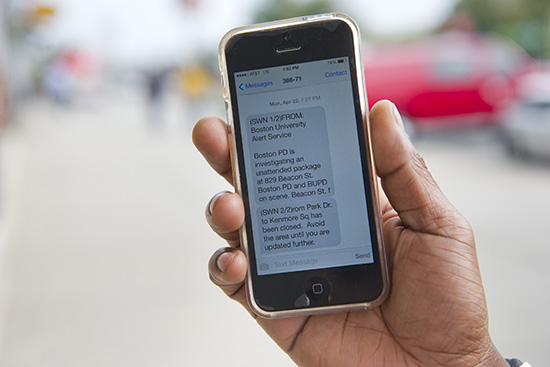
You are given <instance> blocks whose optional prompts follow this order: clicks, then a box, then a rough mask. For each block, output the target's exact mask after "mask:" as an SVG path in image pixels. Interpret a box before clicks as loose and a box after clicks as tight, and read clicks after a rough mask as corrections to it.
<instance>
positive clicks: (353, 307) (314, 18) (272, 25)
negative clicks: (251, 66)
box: [218, 13, 390, 318]
mask: <svg viewBox="0 0 550 367" xmlns="http://www.w3.org/2000/svg"><path fill="white" fill-rule="evenodd" d="M327 20H340V21H342V22H345V23H347V24H348V25H349V27H350V29H351V30H352V33H353V38H354V48H355V55H356V60H355V61H356V65H357V66H358V67H357V70H355V71H356V73H357V80H358V84H359V86H360V87H359V97H360V104H361V110H362V111H363V112H362V114H363V124H364V128H365V131H370V125H369V119H368V105H367V97H366V88H365V78H364V76H363V71H362V67H363V66H362V65H363V63H362V59H361V45H360V40H361V37H360V31H359V27H358V26H357V24H356V23H355V21H354V20H353V19H352V18H351V17H349V16H348V15H345V14H342V13H327V14H318V15H311V16H303V17H296V18H290V19H284V20H278V21H273V22H266V23H260V24H255V25H249V26H244V27H238V28H234V29H232V30H230V31H229V32H227V33H226V34H225V35H224V36H223V38H222V39H221V41H220V45H219V49H218V52H219V55H218V56H219V64H220V71H221V80H222V87H223V98H224V102H225V108H226V113H227V130H228V138H229V145H230V154H231V161H232V167H233V183H234V186H235V191H236V192H237V193H238V194H239V195H242V187H241V182H240V171H239V165H238V160H237V156H236V155H237V153H236V150H235V147H236V141H235V135H234V133H233V132H234V121H233V109H232V103H231V99H230V98H231V96H230V92H229V78H228V70H227V67H226V58H225V49H226V45H227V43H228V41H229V40H230V39H231V38H232V37H234V36H236V35H239V34H243V33H248V32H261V31H266V30H272V29H278V28H284V27H289V26H293V25H300V24H308V23H315V22H323V21H327ZM368 136H370V133H369V134H368ZM367 147H368V149H367V154H368V159H369V161H370V168H371V175H370V177H371V182H370V184H371V187H372V190H373V191H374V192H373V197H374V203H375V204H374V205H375V211H376V213H378V215H376V216H374V217H375V225H376V229H377V232H378V238H379V239H380V241H379V248H378V250H379V254H380V259H381V268H382V277H383V282H384V288H383V292H382V293H381V294H380V296H379V297H378V298H377V299H376V300H374V301H372V302H367V303H354V304H345V305H334V306H326V307H318V308H304V309H293V310H285V311H274V312H266V311H265V310H263V309H262V308H260V307H259V306H258V305H257V304H256V302H255V300H254V296H253V294H252V283H251V282H252V279H251V276H250V262H248V271H247V277H246V280H245V287H246V294H247V299H248V304H249V306H250V308H251V309H252V311H253V312H254V313H255V314H257V315H258V316H260V317H262V318H283V317H295V316H305V315H318V314H324V313H334V312H343V311H359V310H366V309H370V308H373V307H376V306H378V305H380V304H381V303H382V302H384V300H385V299H386V298H387V296H388V294H389V287H390V282H389V275H388V269H387V262H386V254H385V250H384V240H383V236H382V228H381V223H380V222H381V211H380V208H379V199H378V198H379V194H378V190H379V185H378V181H377V179H376V177H378V176H377V175H376V172H375V168H374V167H375V166H374V161H373V156H372V145H371V141H370V137H368V142H367ZM245 225H246V224H245ZM245 225H243V228H241V230H240V236H241V244H242V249H243V251H244V252H245V254H246V256H247V257H248V256H249V254H248V251H249V249H248V246H247V244H248V241H247V238H246V236H247V231H246V228H245V227H244V226H245Z"/></svg>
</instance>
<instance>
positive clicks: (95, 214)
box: [0, 92, 550, 367]
mask: <svg viewBox="0 0 550 367" xmlns="http://www.w3.org/2000/svg"><path fill="white" fill-rule="evenodd" d="M166 107H167V108H166V110H165V111H164V114H163V116H164V121H163V123H157V124H151V123H150V122H148V121H147V113H146V111H145V107H144V106H143V101H142V100H141V98H140V97H139V96H138V95H137V94H128V93H115V92H110V93H105V94H104V95H103V96H101V97H98V98H97V99H96V100H94V101H90V102H88V103H86V104H81V105H79V106H73V107H69V108H60V107H57V106H54V105H52V104H50V103H46V102H44V101H34V102H28V103H27V104H26V105H23V106H22V109H21V112H20V113H19V116H18V124H17V125H13V126H12V127H11V128H10V129H9V130H8V131H6V134H5V135H4V137H3V138H2V140H1V142H0V169H1V173H2V176H1V178H2V180H1V186H0V187H1V194H0V195H1V196H0V199H1V201H0V205H1V206H2V209H3V211H2V212H0V241H1V242H0V272H1V273H0V274H1V278H0V279H1V280H0V301H1V303H0V331H1V334H0V343H1V344H0V345H1V349H0V365H1V366H5V367H34V366H40V367H50V366H51V367H63V366H79V367H86V366H117V367H119V366H132V367H139V366H217V365H224V366H258V365H262V366H287V365H288V366H290V365H292V363H291V361H290V360H289V359H288V358H287V357H286V356H285V355H284V354H283V353H282V352H281V351H280V350H279V349H278V347H277V346H276V345H275V344H274V343H273V342H271V340H270V339H269V338H268V337H267V336H265V334H264V333H263V331H261V329H260V328H259V327H258V326H257V325H256V324H255V322H253V321H252V320H251V319H250V317H249V316H248V314H247V313H246V312H245V311H243V310H242V309H241V308H240V307H239V306H238V305H237V304H235V303H234V302H232V301H230V300H228V299H226V297H224V296H223V294H222V293H221V291H219V290H218V289H216V288H215V287H214V286H212V285H211V284H210V282H209V280H208V276H207V272H206V263H207V261H208V258H209V257H210V254H211V253H212V252H213V251H214V250H216V249H217V248H218V247H221V246H223V243H222V241H220V240H219V239H218V238H216V236H214V235H213V234H212V233H211V232H210V231H209V229H208V227H207V225H206V223H205V221H204V219H203V211H204V206H205V203H206V202H207V201H208V200H209V198H210V196H211V195H212V194H214V193H216V192H218V191H220V190H222V189H227V188H228V185H227V184H226V183H225V182H224V181H223V180H221V179H220V178H218V177H216V175H215V174H213V173H212V172H211V171H210V170H209V169H208V167H207V166H206V164H205V163H204V161H203V159H202V158H201V157H200V156H199V155H198V153H196V152H195V150H194V148H193V147H192V144H191V142H190V131H191V126H192V123H191V122H190V120H192V117H190V116H191V115H196V114H198V113H199V112H198V111H197V109H196V107H195V108H194V109H191V108H189V107H187V108H186V107H184V106H183V104H182V103H181V101H179V100H178V99H177V98H176V97H175V96H172V97H170V99H169V101H168V102H167V105H166ZM213 113H214V114H218V115H222V114H223V111H220V110H219V109H217V108H216V109H214V112H213ZM416 145H417V147H418V149H419V151H420V153H421V154H422V155H423V156H424V158H425V160H426V162H427V164H428V166H429V168H430V169H431V170H432V172H433V174H434V176H435V178H436V180H437V181H438V182H439V184H440V186H441V187H442V189H443V190H444V192H445V193H446V194H447V196H448V197H449V198H450V200H451V201H452V202H453V203H454V204H455V206H456V207H457V208H458V209H459V210H461V211H462V212H463V213H464V214H465V216H466V217H467V218H468V219H469V220H470V222H471V224H472V226H473V228H474V230H475V233H476V238H477V243H478V252H479V259H480V263H481V267H482V273H483V277H484V283H485V287H486V291H487V296H488V303H489V309H490V317H491V331H492V335H493V338H494V340H495V343H496V345H497V346H498V348H499V349H500V350H501V352H502V354H503V355H505V356H508V357H518V358H521V359H525V360H527V361H529V362H531V364H532V365H533V366H535V367H550V357H549V355H548V350H547V349H548V346H549V345H550V313H549V312H548V310H549V309H550V291H549V288H550V287H549V281H550V266H548V262H549V260H550V241H549V240H548V236H547V229H548V225H549V224H548V219H549V215H548V214H547V212H546V210H547V208H550V167H549V166H548V165H543V164H530V163H525V162H520V161H515V160H510V159H509V158H508V157H507V156H506V155H505V154H504V149H503V148H502V147H501V146H500V144H499V142H498V139H497V138H496V135H495V133H494V131H490V130H475V131H468V132H461V133H457V134H437V135H431V136H427V137H424V138H422V139H420V140H417V141H416Z"/></svg>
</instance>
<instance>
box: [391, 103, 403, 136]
mask: <svg viewBox="0 0 550 367" xmlns="http://www.w3.org/2000/svg"><path fill="white" fill-rule="evenodd" d="M392 105H393V108H392V112H393V118H394V119H395V122H396V123H397V125H398V126H399V127H400V128H401V130H403V131H405V125H403V119H402V118H401V114H400V113H399V110H398V109H397V106H396V105H395V104H394V103H392Z"/></svg>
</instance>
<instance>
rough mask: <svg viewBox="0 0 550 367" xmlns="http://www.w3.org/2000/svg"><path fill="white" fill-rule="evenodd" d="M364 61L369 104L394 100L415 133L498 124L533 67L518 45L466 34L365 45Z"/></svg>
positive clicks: (530, 60) (452, 33)
mask: <svg viewBox="0 0 550 367" xmlns="http://www.w3.org/2000/svg"><path fill="white" fill-rule="evenodd" d="M364 63H365V77H366V84H367V93H368V97H369V103H370V104H371V105H372V104H374V103H375V102H376V101H378V100H381V99H390V100H392V101H393V102H394V103H395V104H396V105H397V107H398V108H399V110H400V111H401V113H402V114H403V116H404V118H405V120H406V121H407V123H408V125H409V126H407V128H411V129H412V130H414V131H415V132H422V131H426V130H433V129H442V128H456V127H462V126H467V125H472V124H476V125H479V124H496V123H499V122H500V121H502V113H503V111H505V110H506V109H507V108H508V107H509V106H510V105H511V104H512V103H513V102H514V101H515V100H516V99H517V81H518V79H519V78H520V77H521V76H522V75H524V74H526V73H527V72H529V71H530V70H531V69H532V68H533V60H532V59H531V58H530V57H529V56H528V55H527V54H526V53H525V52H524V51H523V50H522V49H521V48H520V47H519V46H517V45H516V44H515V43H513V42H511V41H509V40H507V39H502V38H497V37H492V36H491V37H489V36H483V35H480V34H476V33H468V32H448V33H443V34H440V35H435V36H431V37H429V38H426V39H423V40H419V41H415V42H410V43H406V44H399V45H390V46H383V47H367V48H366V52H365V53H364Z"/></svg>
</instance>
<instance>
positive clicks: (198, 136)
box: [193, 117, 233, 183]
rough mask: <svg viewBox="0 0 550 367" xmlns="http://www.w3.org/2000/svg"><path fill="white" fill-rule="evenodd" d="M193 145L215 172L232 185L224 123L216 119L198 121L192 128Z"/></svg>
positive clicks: (207, 118) (206, 118)
mask: <svg viewBox="0 0 550 367" xmlns="http://www.w3.org/2000/svg"><path fill="white" fill-rule="evenodd" d="M193 144H195V146H196V147H197V149H198V151H199V152H200V153H201V154H202V155H203V156H204V158H205V159H206V161H207V162H208V163H209V164H210V166H212V168H214V170H215V171H216V172H218V173H219V174H220V175H221V176H222V177H224V178H225V179H226V180H227V181H229V183H233V178H232V176H231V158H230V156H229V141H228V140H227V124H226V123H225V122H223V121H222V120H220V119H219V118H216V117H205V118H202V119H200V120H199V121H198V122H197V123H196V125H195V127H194V128H193Z"/></svg>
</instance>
